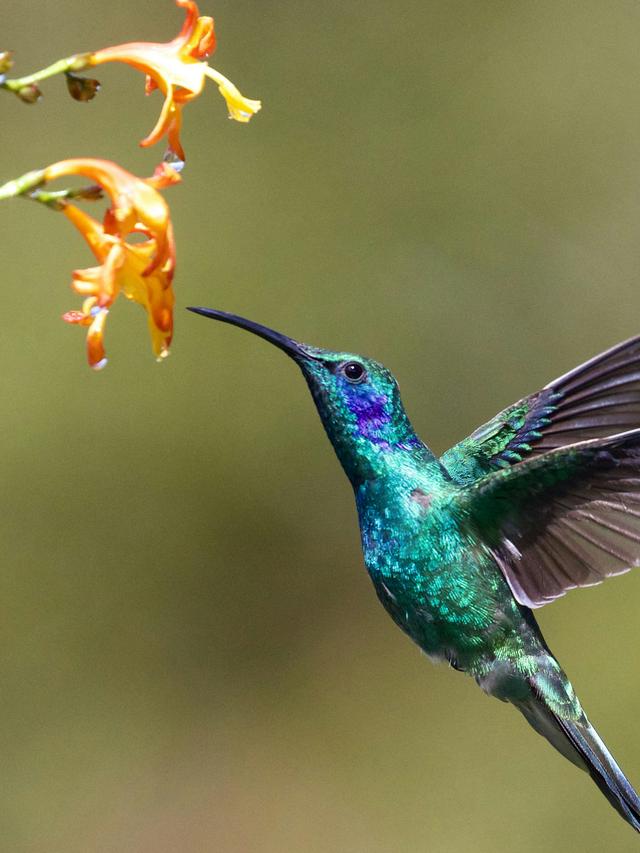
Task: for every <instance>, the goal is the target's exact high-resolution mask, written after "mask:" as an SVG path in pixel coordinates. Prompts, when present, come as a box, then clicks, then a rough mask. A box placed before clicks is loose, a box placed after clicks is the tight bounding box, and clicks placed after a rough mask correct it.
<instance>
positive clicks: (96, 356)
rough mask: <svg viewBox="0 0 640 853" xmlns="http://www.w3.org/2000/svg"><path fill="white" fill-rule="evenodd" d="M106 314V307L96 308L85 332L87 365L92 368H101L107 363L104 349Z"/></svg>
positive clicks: (107, 312)
mask: <svg viewBox="0 0 640 853" xmlns="http://www.w3.org/2000/svg"><path fill="white" fill-rule="evenodd" d="M108 314H109V309H108V308H100V309H98V310H97V311H96V312H95V316H94V318H93V322H92V323H91V325H90V326H89V331H88V332H87V360H88V361H89V366H90V367H92V368H93V369H94V370H102V368H103V367H105V366H106V364H107V358H106V353H105V349H104V324H105V323H106V320H107V316H108Z"/></svg>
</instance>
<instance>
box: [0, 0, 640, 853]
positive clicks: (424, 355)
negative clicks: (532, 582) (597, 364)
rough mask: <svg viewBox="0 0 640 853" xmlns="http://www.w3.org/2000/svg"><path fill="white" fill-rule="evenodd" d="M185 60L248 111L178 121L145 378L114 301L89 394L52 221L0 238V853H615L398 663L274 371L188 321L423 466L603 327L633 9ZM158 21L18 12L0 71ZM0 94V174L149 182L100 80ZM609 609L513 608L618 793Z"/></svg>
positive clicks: (630, 294)
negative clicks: (256, 103)
mask: <svg viewBox="0 0 640 853" xmlns="http://www.w3.org/2000/svg"><path fill="white" fill-rule="evenodd" d="M201 6H202V9H201V11H202V13H203V14H207V13H208V14H213V15H214V16H215V17H216V22H217V28H218V35H219V48H218V51H217V53H216V55H215V57H214V58H213V60H212V63H213V64H214V65H215V66H216V67H217V68H219V69H220V70H221V71H223V73H225V74H227V75H228V76H229V77H230V78H231V79H232V80H234V81H235V82H236V83H237V84H238V85H239V86H240V88H241V89H242V90H243V92H244V93H245V94H247V95H248V96H249V97H260V98H262V99H263V101H264V109H263V111H262V113H261V114H260V115H259V116H257V117H256V118H255V119H254V120H253V121H252V123H251V124H250V125H249V126H241V125H238V124H235V123H233V122H229V121H227V120H226V111H225V107H224V103H223V101H222V100H221V99H220V97H219V96H218V94H217V92H216V91H215V87H213V86H211V88H210V89H209V91H207V92H206V93H205V94H204V95H203V96H202V97H201V98H200V99H199V100H198V101H196V102H194V103H193V104H191V105H190V106H189V108H188V109H187V110H186V113H185V129H184V133H183V141H184V144H185V147H186V150H187V155H188V160H189V162H188V167H187V171H186V172H185V180H184V183H183V184H182V185H181V186H179V187H175V188H172V189H171V190H169V191H167V197H168V198H169V201H170V203H171V206H172V211H173V217H174V222H175V227H176V232H177V240H178V251H179V258H178V262H179V267H178V274H177V278H176V293H177V298H178V310H177V316H176V335H175V343H174V348H173V353H172V355H171V358H170V359H169V360H168V361H167V362H166V363H163V364H161V365H157V364H155V362H154V360H153V358H152V356H151V354H150V347H149V342H148V340H147V334H146V323H145V319H144V317H143V315H142V312H141V311H140V309H139V308H138V307H137V306H130V305H128V304H124V303H123V304H118V305H117V306H116V308H115V309H114V311H113V312H112V315H111V318H110V321H109V328H108V337H107V345H108V352H109V356H110V359H111V360H110V364H109V366H108V367H107V369H106V370H105V371H104V372H103V373H101V374H93V373H92V372H91V371H90V370H89V369H88V368H87V367H86V364H85V360H84V334H83V332H82V331H81V330H79V329H74V328H72V327H66V326H64V324H63V323H62V322H61V321H60V320H59V315H60V314H61V313H62V312H63V311H65V310H68V309H69V308H72V307H76V306H77V304H78V302H79V300H78V299H77V298H76V297H74V295H73V294H71V293H70V291H69V289H68V282H69V280H70V271H71V270H72V269H73V268H75V267H84V266H88V265H90V263H91V257H90V255H89V252H88V250H87V248H86V246H85V245H84V243H83V242H82V240H81V238H80V237H79V236H78V235H77V234H76V233H75V232H73V231H72V230H71V228H70V226H69V224H68V223H67V222H66V221H65V220H64V219H63V217H60V216H56V215H55V214H53V213H50V212H49V211H47V210H45V209H42V208H39V207H36V206H35V205H29V204H27V203H26V202H23V201H20V200H18V201H15V202H11V203H5V204H4V205H3V206H2V207H0V228H1V231H0V233H1V235H2V237H1V240H0V256H1V258H2V267H1V268H2V285H3V286H2V300H3V301H2V334H1V335H0V357H1V362H0V363H1V365H2V367H1V370H0V389H1V390H0V394H1V399H2V417H1V418H0V432H1V435H2V448H3V451H2V459H3V462H2V480H3V488H2V491H1V495H2V503H1V507H0V512H1V516H0V519H1V521H0V531H1V533H0V535H1V537H2V565H1V568H0V573H1V604H0V612H1V614H2V615H1V619H0V624H1V626H2V627H1V632H0V636H1V642H0V683H1V685H2V687H1V690H0V766H1V768H2V769H1V770H0V777H1V779H2V782H1V790H2V794H1V795H0V849H1V850H2V851H8V853H26V852H27V851H28V853H63V851H64V853H86V851H100V853H103V851H104V853H106V851H114V852H115V851H117V853H173V851H185V852H186V853H196V851H198V853H200V851H216V853H217V852H218V851H220V853H254V851H255V853H258V851H259V852H260V853H276V851H278V853H281V851H309V853H328V851H340V853H342V852H343V851H344V853H365V851H366V853H392V852H393V853H396V851H401V853H405V851H406V853H413V852H414V851H430V853H450V851H453V853H455V851H468V850H473V851H476V853H481V851H492V853H495V851H507V850H508V851H513V850H516V851H522V853H528V851H536V853H537V851H564V850H566V849H568V848H569V847H571V848H572V849H577V850H581V851H585V853H586V851H593V852H594V853H595V851H598V853H599V851H602V850H615V851H627V850H628V851H631V850H636V849H637V839H636V837H635V836H634V834H633V832H632V830H631V829H630V828H629V827H628V826H627V825H625V824H624V823H623V822H622V821H621V820H620V818H619V817H618V816H617V815H616V814H615V813H614V812H613V810H612V809H611V808H610V807H609V805H608V804H607V802H606V801H605V799H604V798H603V797H602V796H601V794H600V793H599V792H598V791H597V789H596V788H595V786H594V785H593V784H592V783H591V782H590V781H589V779H588V778H587V777H586V776H585V775H583V774H581V773H579V772H578V771H577V770H576V769H575V768H574V767H572V766H571V765H570V764H569V763H568V762H566V761H564V760H563V759H561V758H560V757H559V756H558V755H556V754H555V752H554V751H553V750H552V749H551V748H550V747H549V746H547V745H546V744H545V743H544V742H543V741H542V740H541V739H540V738H539V737H538V736H537V735H536V734H535V733H534V732H533V731H532V730H530V729H529V727H528V726H527V725H526V724H525V722H524V721H523V720H522V719H521V718H520V716H519V715H518V714H517V713H516V712H515V711H514V710H513V709H511V708H509V707H507V706H504V705H501V704H500V703H498V702H496V701H494V700H490V699H488V698H487V697H485V696H484V695H483V694H482V693H481V692H480V691H479V690H478V689H477V687H476V686H475V685H474V684H473V682H472V681H471V680H469V679H465V678H463V677H462V676H460V675H459V674H457V673H454V672H452V671H449V670H448V669H446V668H444V667H440V668H437V667H434V666H432V665H431V664H430V663H429V662H428V661H427V660H426V659H425V658H423V657H422V656H421V655H420V653H419V652H418V650H417V649H416V648H414V647H413V646H412V645H411V644H410V643H409V641H408V640H407V639H406V638H405V637H404V636H403V635H402V634H401V633H400V632H399V631H398V630H397V629H396V628H395V627H394V626H393V625H392V623H391V621H390V620H389V619H388V617H387V616H386V615H385V614H384V612H383V611H382V609H381V608H380V606H379V605H378V603H377V601H376V599H375V596H374V593H373V589H372V588H371V585H370V582H369V580H368V578H367V576H366V573H365V571H364V569H363V566H362V560H361V555H360V550H359V541H358V534H357V527H356V518H355V512H354V509H353V506H352V496H351V494H350V489H349V486H348V484H347V482H346V480H345V478H344V477H343V475H342V473H341V471H340V470H339V468H338V466H337V464H336V462H335V459H334V457H333V454H332V451H331V448H330V446H329V444H328V442H327V441H326V439H325V437H324V435H323V433H322V429H321V426H320V423H319V421H318V419H317V416H316V414H315V411H314V409H313V406H312V403H311V400H310V399H309V397H308V393H307V391H306V388H305V386H304V384H303V382H302V380H301V378H300V376H299V375H298V374H297V372H296V370H295V368H294V366H293V365H292V364H291V363H290V362H288V361H287V360H286V359H285V358H284V357H283V356H282V354H281V353H279V352H277V351H276V350H274V349H271V348H269V347H268V346H267V345H266V344H264V343H263V342H261V341H259V340H258V339H256V338H253V337H250V336H247V335H246V334H243V333H241V332H240V331H238V330H235V329H231V328H230V327H225V326H221V325H214V324H213V323H210V322H207V321H205V320H203V319H201V318H198V317H195V316H192V315H189V314H188V313H187V312H186V311H184V310H183V309H184V306H186V305H189V304H204V305H209V306H213V307H221V308H225V309H227V310H232V311H236V312H238V313H243V314H246V315H248V316H250V317H252V318H255V319H257V320H260V321H262V322H265V323H268V324H271V325H273V326H275V327H276V328H278V329H282V330H283V331H285V332H287V333H289V334H292V335H294V336H295V337H298V338H299V339H301V340H305V341H308V342H311V343H316V344H319V345H324V346H328V347H332V346H333V347H336V348H346V349H352V350H354V351H361V352H363V353H366V354H370V355H375V356H376V357H378V358H379V359H381V360H382V361H384V362H386V363H387V364H388V365H389V366H390V367H391V368H392V369H393V370H394V371H395V372H396V374H397V376H398V377H399V379H400V382H401V385H402V388H403V392H404V396H405V400H406V402H407V405H408V409H409V411H410V414H411V416H412V419H413V420H414V423H415V424H416V426H417V428H418V429H419V431H420V433H421V434H422V435H423V437H424V438H425V439H426V440H427V441H428V443H429V444H430V445H431V447H432V448H433V449H434V450H436V451H438V452H441V451H443V450H444V449H445V448H446V447H448V446H449V445H450V444H452V443H453V442H455V441H456V440H458V439H460V438H462V437H463V436H464V435H465V434H467V433H468V432H470V431H471V430H472V429H473V428H474V427H475V426H476V425H478V424H479V423H481V422H483V421H484V420H486V419H487V418H489V417H490V416H491V415H493V414H494V413H495V412H497V411H498V410H499V409H501V408H502V407H503V406H505V405H506V404H508V403H510V402H512V401H513V400H515V399H517V398H519V397H520V396H522V395H523V394H524V393H526V392H529V391H532V390H535V389H536V388H538V387H539V386H541V385H542V384H544V383H545V382H547V381H548V380H550V379H551V378H553V377H554V376H556V375H558V374H560V373H563V372H564V371H566V370H567V369H569V368H571V367H573V366H574V365H575V364H577V363H579V362H580V361H582V360H584V359H585V358H587V357H589V356H591V355H593V354H595V353H597V352H598V351H600V350H602V349H604V348H606V347H608V346H610V345H612V344H614V343H616V342H617V341H619V340H622V339H624V338H625V337H628V336H630V335H633V334H637V333H638V332H639V331H640V96H639V92H640V90H639V87H638V82H639V81H640V52H639V51H638V41H639V38H640V7H638V4H637V3H635V2H631V0H611V2H608V3H602V2H599V0H580V2H569V0H540V2H537V3H535V4H527V3H521V2H513V0H512V1H511V2H508V0H487V2H482V3H478V2H477V0H396V2H393V3H388V2H380V0H369V2H367V3H364V2H361V1H360V0H349V2H337V0H325V2H322V3H318V2H316V0H279V2H277V3H275V2H270V0H236V2H232V0H215V2H213V0H211V2H203V3H202V4H201ZM180 22H181V13H180V12H179V11H178V10H177V9H176V8H175V7H174V6H173V4H172V3H171V2H170V0H154V2H150V1H149V0H138V2H136V3H131V2H129V0H112V2H110V3H109V4H106V3H99V2H95V0H82V2H79V1H78V2H75V0H73V2H72V0H56V2H50V0H33V2H30V3H29V4H28V7H25V6H24V4H22V5H21V4H17V5H15V4H14V6H12V9H11V10H6V14H4V15H3V19H2V30H1V39H0V41H1V42H2V45H1V46H2V47H4V48H12V49H13V50H15V51H16V56H17V60H18V62H17V66H16V73H26V72H27V71H30V70H32V69H35V68H40V67H42V66H43V65H45V64H47V63H48V62H50V61H51V60H53V59H55V58H57V57H59V56H64V55H67V54H69V53H73V52H76V51H79V50H84V49H91V48H98V47H102V46H105V45H107V44H115V43H118V42H123V41H129V40H131V39H136V38H140V39H146V40H166V39H169V38H171V37H173V35H174V34H175V33H176V32H177V30H178V28H179V26H180ZM98 76H99V77H100V78H101V80H102V83H103V90H102V92H101V94H100V96H99V97H98V98H97V99H96V100H95V101H94V102H92V103H90V104H86V105H83V104H77V103H74V102H73V101H71V100H70V99H69V98H68V96H67V94H66V91H65V89H64V85H63V83H62V81H61V80H55V79H54V80H52V81H50V82H49V83H48V84H45V85H44V87H43V88H44V91H45V99H44V100H43V101H42V102H41V103H40V104H39V105H38V106H34V107H28V106H25V105H23V104H21V103H20V102H18V101H17V100H16V99H14V98H12V97H11V96H10V95H8V94H2V93H0V95H2V97H1V98H0V109H1V111H2V112H1V118H0V141H1V151H2V156H1V160H0V163H1V168H0V179H1V180H6V179H9V178H11V177H14V176H16V175H19V174H21V173H23V172H25V171H27V170H28V169H31V168H34V167H38V166H43V165H46V164H47V163H50V162H53V161H55V160H57V159H61V158H64V157H68V156H102V157H108V158H112V159H115V160H116V161H118V162H120V163H122V165H124V166H126V167H128V168H130V169H131V170H133V171H135V172H137V173H138V174H143V175H144V174H150V173H151V171H152V169H153V166H154V165H155V163H156V162H157V161H158V160H159V158H160V157H161V155H162V148H161V147H156V148H154V149H151V150H147V151H142V150H141V149H139V148H137V146H136V143H137V140H139V139H140V138H142V136H144V135H145V134H146V133H147V132H148V130H149V129H150V128H151V126H152V125H153V123H154V122H155V119H156V117H157V113H158V110H159V107H160V98H159V96H158V95H157V94H156V95H155V96H153V97H152V98H149V99H145V98H144V97H143V94H142V84H143V81H142V78H141V76H140V75H139V74H137V72H134V71H133V70H132V69H129V68H126V67H118V66H115V65H113V66H105V67H103V68H101V69H100V73H99V75H98ZM639 616H640V576H639V575H638V574H636V575H635V576H633V575H628V576H626V577H624V578H620V579H617V580H615V581H612V582H610V583H609V584H605V585H604V586H603V587H601V588H598V589H592V590H585V591H582V592H577V593H574V594H572V595H570V596H568V597H567V598H566V599H563V600H561V601H559V602H557V603H556V604H554V605H552V606H550V607H549V608H547V609H545V610H544V611H543V612H540V613H539V618H540V622H541V625H542V628H543V631H544V632H545V635H546V637H547V639H548V641H549V643H550V645H551V647H552V648H553V649H554V651H555V652H556V653H557V655H558V657H559V658H560V660H561V661H562V663H563V665H564V666H565V668H566V669H567V671H568V672H569V674H570V676H571V677H572V679H573V682H574V684H575V686H576V688H577V690H578V692H579V694H580V696H581V698H582V700H583V703H584V705H585V707H586V708H587V710H588V712H589V714H590V716H591V718H592V720H593V721H594V723H595V724H596V725H597V727H598V729H599V731H600V732H601V734H602V735H603V737H604V738H605V740H606V741H607V743H608V745H609V746H610V747H611V749H612V751H613V753H614V754H615V755H616V757H617V758H618V760H619V761H620V763H621V764H622V766H623V767H624V768H625V769H626V770H627V771H628V772H629V775H630V778H631V780H632V781H635V783H636V784H639V783H640V727H639V725H638V720H639V719H640V652H639V641H640V621H639Z"/></svg>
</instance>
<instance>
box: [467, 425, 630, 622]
mask: <svg viewBox="0 0 640 853" xmlns="http://www.w3.org/2000/svg"><path fill="white" fill-rule="evenodd" d="M459 508H460V512H461V518H462V523H464V524H468V525H471V526H473V528H474V531H475V534H476V536H477V537H479V538H480V539H482V541H484V542H485V543H486V544H487V546H488V547H489V548H490V549H491V550H492V552H493V554H494V557H495V559H496V562H497V563H498V565H499V566H500V569H501V570H502V572H503V574H504V576H505V577H506V579H507V581H508V583H509V585H510V587H511V590H512V592H513V594H514V595H515V597H516V598H517V599H518V601H519V602H520V603H521V604H524V605H526V606H528V607H541V606H542V605H543V604H546V603H547V602H549V601H552V600H553V599H555V598H558V597H559V596H561V595H564V593H565V592H566V591H567V590H569V589H573V588H575V587H581V586H592V585H594V584H597V583H600V582H601V581H602V580H604V579H605V578H606V577H609V576H610V575H616V574H621V573H622V572H626V571H628V570H629V569H630V568H633V567H634V566H638V565H640V429H635V430H631V431H629V432H626V433H622V434H620V435H617V436H612V437H608V438H599V439H593V440H591V441H585V442H581V443H580V444H575V445H572V446H570V447H559V448H557V449H555V450H551V451H550V452H548V453H546V454H545V455H544V456H538V457H537V458H535V459H529V460H527V461H525V462H521V463H520V464H519V465H514V466H513V467H511V468H506V469H503V470H500V471H496V472H494V473H492V474H488V475H487V476H485V477H483V478H481V479H480V480H478V481H477V482H476V483H474V484H473V485H471V486H467V487H466V488H465V489H463V490H462V491H461V493H460V502H459Z"/></svg>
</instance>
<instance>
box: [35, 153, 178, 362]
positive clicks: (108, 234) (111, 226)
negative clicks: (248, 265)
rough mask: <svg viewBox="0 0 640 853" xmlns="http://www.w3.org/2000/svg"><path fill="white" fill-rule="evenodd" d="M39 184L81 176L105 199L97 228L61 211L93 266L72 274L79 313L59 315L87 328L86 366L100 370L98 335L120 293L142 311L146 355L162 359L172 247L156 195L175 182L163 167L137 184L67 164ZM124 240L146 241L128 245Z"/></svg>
mask: <svg viewBox="0 0 640 853" xmlns="http://www.w3.org/2000/svg"><path fill="white" fill-rule="evenodd" d="M41 174H42V181H41V182H40V183H39V185H40V186H41V185H42V183H46V182H47V181H52V180H54V179H55V178H60V177H62V176H65V175H83V176H85V177H88V178H90V179H91V180H93V181H95V182H96V183H97V184H99V185H100V186H101V187H102V188H103V189H104V190H105V192H106V193H107V195H108V196H109V197H110V199H111V205H110V207H109V208H108V210H107V212H106V213H105V216H104V220H103V222H102V223H100V222H98V221H97V220H96V219H94V218H93V217H92V216H89V214H87V213H85V212H84V211H83V210H80V208H78V207H76V205H74V204H69V203H66V202H65V203H63V204H62V205H61V206H60V207H61V209H62V211H63V212H64V214H65V216H67V218H68V219H69V220H70V221H71V222H73V224H74V225H75V226H76V228H77V229H78V230H79V231H80V233H81V234H82V236H83V237H84V238H85V240H86V241H87V243H88V245H89V248H90V249H91V251H92V252H93V254H94V255H95V257H96V260H97V261H98V262H99V266H97V267H90V268H89V269H84V270H76V271H75V272H74V273H73V281H72V285H71V286H72V287H73V289H74V290H75V291H76V293H78V294H80V295H81V296H85V297H86V298H85V301H84V304H83V306H82V310H81V311H69V312H68V313H67V314H65V315H64V319H65V320H66V321H67V322H68V323H78V324H80V325H83V326H88V327H89V331H88V335H87V355H88V359H89V364H90V365H91V367H93V368H94V369H96V370H100V369H101V368H103V367H104V366H105V364H106V363H107V359H106V357H105V351H104V344H103V334H104V325H105V321H106V318H107V315H108V313H109V309H110V307H111V305H112V304H113V302H114V301H115V299H116V297H117V296H118V294H119V293H120V292H122V293H123V294H124V295H125V296H126V297H127V299H132V300H133V301H134V302H138V303H139V304H140V305H142V306H143V307H144V309H145V310H146V311H147V315H148V321H149V331H150V333H151V341H152V346H153V351H154V352H155V354H156V356H157V357H158V358H159V359H161V358H164V357H165V356H167V355H168V354H169V345H170V343H171V337H172V333H173V304H174V296H173V289H172V281H173V274H174V270H175V246H174V239H173V226H172V223H171V219H170V218H169V208H168V206H167V204H166V202H165V200H164V199H163V198H162V196H161V195H160V194H159V193H158V192H157V190H158V189H159V188H161V187H165V186H168V185H169V184H172V183H175V182H176V181H178V180H180V177H179V175H178V174H177V173H176V172H175V171H174V170H173V169H171V168H170V167H169V166H168V165H167V164H162V166H160V167H159V168H158V169H156V173H155V174H154V176H153V177H151V178H147V179H146V180H142V179H140V178H136V177H135V176H134V175H132V174H130V173H129V172H127V171H125V170H124V169H122V168H121V167H120V166H118V165H116V164H115V163H112V162H110V161H109V160H94V159H89V158H87V159H74V160H62V161H60V162H59V163H54V164H53V165H52V166H49V167H48V168H47V169H44V170H43V171H42V173H41ZM131 234H143V235H144V236H145V237H146V239H145V240H143V241H141V242H136V243H129V242H127V238H128V237H129V236H130V235H131Z"/></svg>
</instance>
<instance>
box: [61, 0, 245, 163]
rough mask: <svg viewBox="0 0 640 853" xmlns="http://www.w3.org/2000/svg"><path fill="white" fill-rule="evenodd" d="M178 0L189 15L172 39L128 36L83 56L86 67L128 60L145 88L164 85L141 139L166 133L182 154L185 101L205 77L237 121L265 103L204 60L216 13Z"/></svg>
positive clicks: (149, 140) (210, 48)
mask: <svg viewBox="0 0 640 853" xmlns="http://www.w3.org/2000/svg"><path fill="white" fill-rule="evenodd" d="M176 5H178V6H181V7H183V8H184V9H185V10H186V18H185V22H184V24H183V26H182V30H181V31H180V33H179V34H178V35H177V36H176V38H174V39H173V40H172V41H169V42H163V43H159V44H158V43H154V42H130V43H129V44H121V45H117V46H116V47H107V48H104V49H103V50H98V51H96V52H95V53H90V54H87V55H86V57H83V58H84V59H85V61H86V65H85V66H84V67H89V66H93V65H100V64H102V63H103V62H126V63H127V64H128V65H132V66H133V67H134V68H137V69H138V70H139V71H142V72H143V73H144V74H146V86H145V91H146V93H147V94H150V93H151V92H152V91H153V90H154V89H160V91H161V92H162V93H163V95H164V96H165V101H164V106H163V107H162V112H161V113H160V118H159V119H158V122H157V124H156V126H155V127H154V129H153V130H152V131H151V133H150V134H149V135H148V136H147V137H145V139H143V140H142V142H141V143H140V145H142V146H145V147H146V146H148V145H153V144H154V143H156V142H158V140H159V139H161V138H162V137H163V136H165V135H166V136H167V137H168V141H169V147H170V148H171V149H172V151H173V152H174V153H175V154H176V155H177V156H178V157H179V158H180V159H181V160H184V150H183V148H182V145H181V144H180V127H181V123H182V107H183V106H184V105H185V104H186V103H187V102H188V101H191V100H193V98H195V97H197V96H198V95H199V94H200V93H201V92H202V89H203V88H204V84H205V78H206V77H209V78H211V79H212V80H214V81H215V82H216V83H217V84H218V89H219V90H220V93H221V95H222V96H223V97H224V99H225V100H226V102H227V107H228V109H229V117H230V118H233V119H235V120H236V121H241V122H248V121H249V120H250V118H251V116H253V115H254V114H255V113H257V112H258V110H259V109H260V107H261V104H260V101H252V100H250V99H249V98H245V97H244V96H243V95H242V94H241V93H240V92H239V91H238V89H237V88H236V87H235V86H234V85H233V83H232V82H231V81H230V80H227V78H226V77H224V76H223V75H222V74H220V72H219V71H216V70H215V69H214V68H211V67H210V66H209V65H207V63H206V62H205V61H204V60H205V59H206V58H207V56H209V54H210V53H212V52H213V51H214V50H215V46H216V37H215V33H214V25H213V18H209V17H204V16H203V17H200V16H199V10H198V5H197V3H194V2H191V0H176ZM76 70H80V68H78V69H76Z"/></svg>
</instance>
